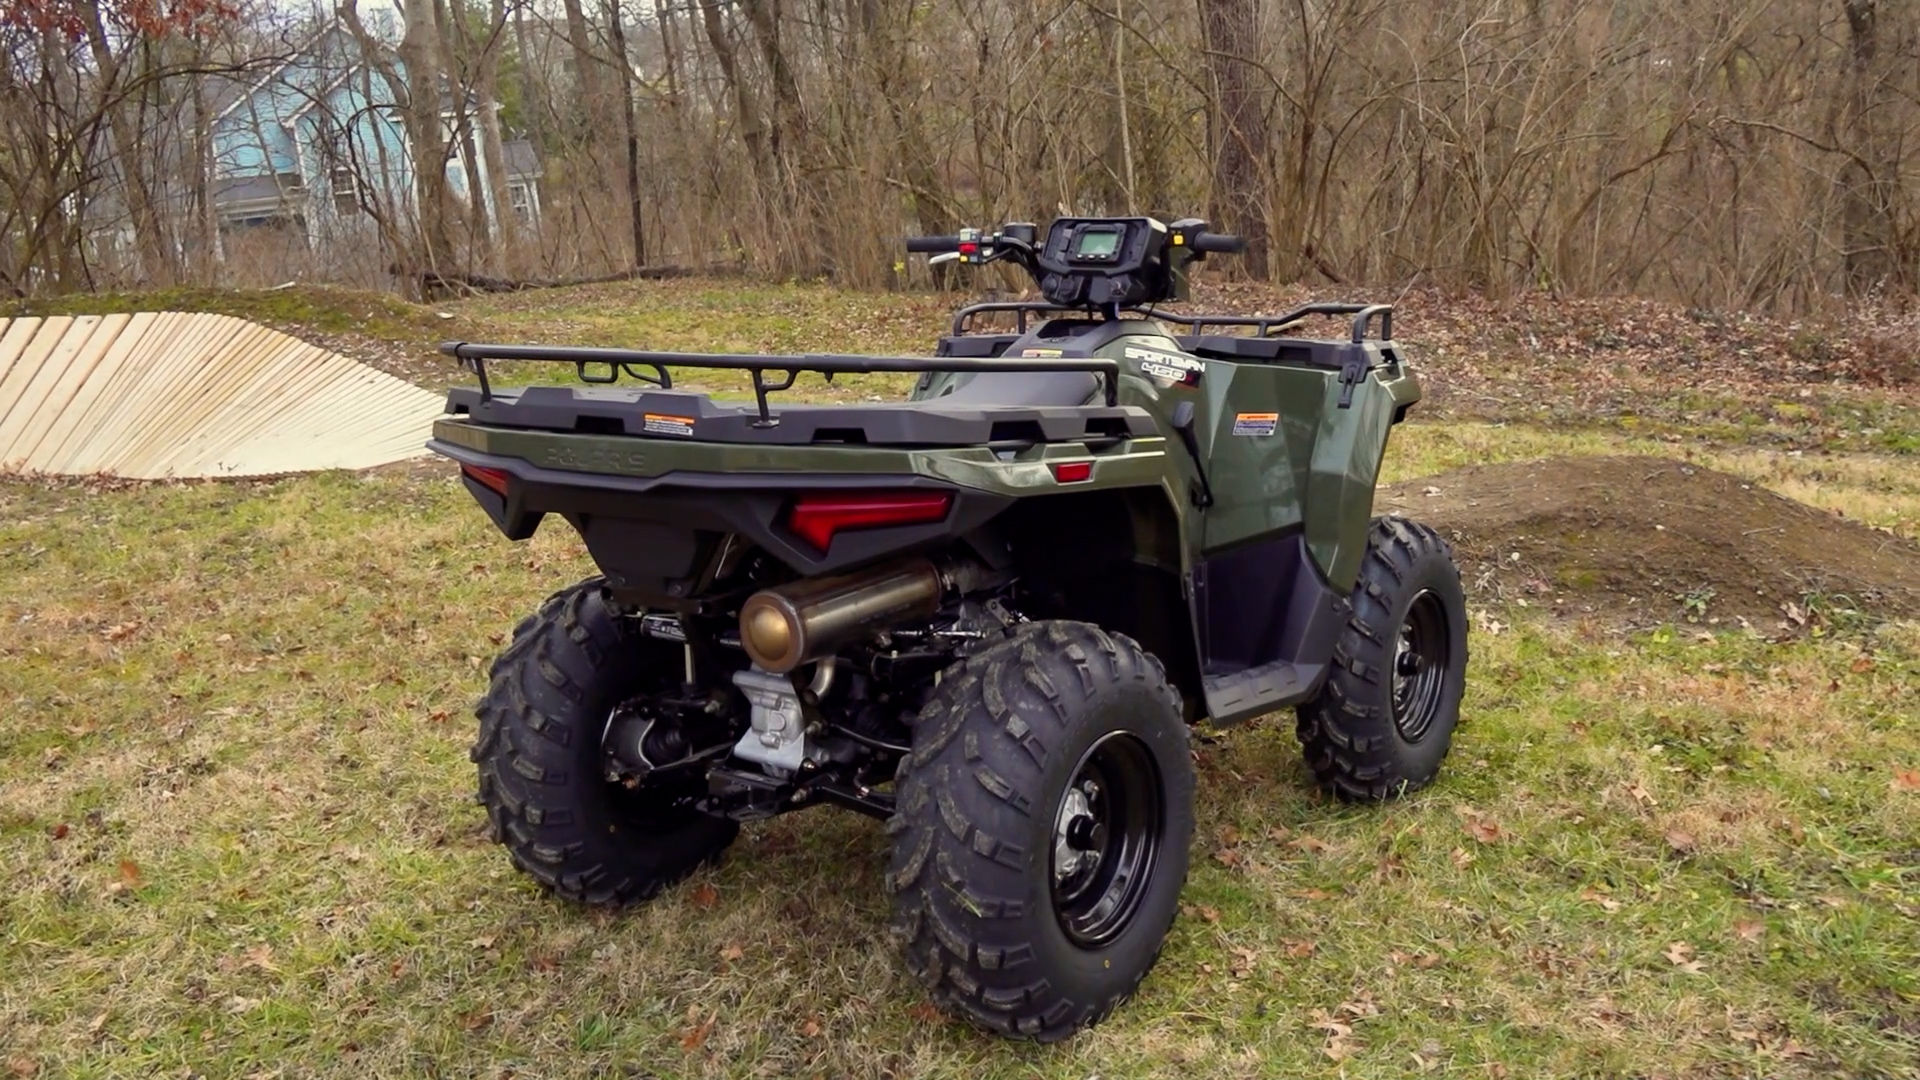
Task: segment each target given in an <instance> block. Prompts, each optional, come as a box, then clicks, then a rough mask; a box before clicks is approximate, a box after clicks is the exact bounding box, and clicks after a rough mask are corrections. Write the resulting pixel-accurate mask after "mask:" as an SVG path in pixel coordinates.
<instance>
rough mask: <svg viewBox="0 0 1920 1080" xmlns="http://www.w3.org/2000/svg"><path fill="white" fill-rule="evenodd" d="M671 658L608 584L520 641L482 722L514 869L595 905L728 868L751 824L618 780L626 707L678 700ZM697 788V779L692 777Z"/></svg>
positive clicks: (490, 806)
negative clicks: (718, 865)
mask: <svg viewBox="0 0 1920 1080" xmlns="http://www.w3.org/2000/svg"><path fill="white" fill-rule="evenodd" d="M678 661H679V657H678V656H677V654H676V653H675V652H674V651H673V650H672V649H671V647H666V646H663V645H662V644H661V643H660V642H656V641H652V640H649V639H645V638H641V637H639V636H637V635H632V634H629V633H628V632H627V630H626V626H625V622H624V620H621V619H620V618H618V617H617V616H615V615H614V613H613V612H612V611H610V610H608V608H607V603H606V596H605V589H604V587H603V585H602V582H601V581H600V579H598V578H594V579H591V580H588V581H583V582H581V583H580V584H578V585H575V586H573V587H572V588H569V589H565V590H562V591H561V592H558V593H555V594H554V595H553V596H552V597H550V598H548V600H547V602H546V603H544V604H542V605H541V607H540V611H539V612H538V613H537V614H535V615H534V616H533V617H531V618H529V619H526V620H524V621H522V622H521V624H520V625H519V626H518V627H516V628H515V629H514V632H513V642H512V644H510V645H508V646H507V648H506V651H504V652H502V653H501V654H500V657H499V658H498V659H497V660H495V661H494V663H493V670H492V676H491V678H490V680H489V682H488V686H487V693H486V696H485V697H483V698H481V699H480V704H479V707H478V708H477V709H475V714H476V715H477V716H478V717H479V719H480V737H479V740H478V741H477V742H476V743H475V744H474V747H473V752H472V754H471V755H470V756H471V757H472V759H473V762H474V764H475V765H477V766H478V767H479V772H480V802H481V804H482V805H483V806H485V807H486V811H487V820H488V822H489V823H490V824H491V825H492V826H493V838H494V840H495V841H497V842H498V843H501V844H504V845H505V846H506V848H507V853H508V856H509V857H510V858H511V859H512V860H513V865H514V866H516V867H518V868H519V869H520V870H522V871H524V872H525V873H526V874H527V875H529V876H530V877H532V878H533V879H534V880H536V881H538V882H539V883H540V884H541V885H542V886H544V887H545V888H546V889H548V890H549V891H551V892H552V893H553V894H554V895H556V896H559V897H561V898H563V899H566V900H574V901H578V902H580V903H585V904H596V905H607V906H612V905H619V904H626V903H633V902H636V901H640V900H646V899H649V898H651V897H652V896H653V895H654V894H655V893H658V892H659V891H660V890H661V889H663V888H665V887H667V886H668V885H671V884H673V883H674V882H676V881H679V880H680V879H681V878H684V877H686V876H687V875H688V874H690V873H692V872H693V871H694V869H696V868H697V867H699V866H700V865H701V864H702V863H704V862H707V861H709V860H711V859H714V858H717V857H718V856H719V854H720V853H721V851H723V850H724V849H725V848H726V846H727V845H728V844H730V843H732V842H733V838H734V836H735V835H736V834H737V833H738V832H739V828H740V827H739V826H738V825H737V824H735V823H734V822H732V821H729V820H726V819H724V818H715V817H710V816H708V815H706V814H703V813H701V812H700V811H698V810H696V809H694V808H693V806H692V801H693V799H694V798H695V797H697V796H698V794H699V793H700V788H699V785H698V784H697V783H694V784H693V785H692V787H691V789H683V788H682V787H670V786H665V785H653V784H648V783H642V784H641V785H640V786H639V787H638V788H632V789H630V788H627V787H626V786H624V785H622V784H619V783H616V782H612V781H609V780H607V778H606V771H605V770H606V765H605V760H604V758H603V756H602V755H603V752H602V749H601V739H602V738H603V736H604V734H605V732H606V727H607V718H608V716H609V715H610V714H611V712H612V710H613V708H614V706H616V705H618V704H620V703H621V702H623V701H626V700H628V699H630V698H632V697H634V696H636V695H639V694H642V693H648V692H654V691H658V690H661V689H666V688H669V687H671V686H672V685H673V683H674V681H675V680H676V679H677V678H678ZM690 775H692V776H694V777H696V778H697V777H698V776H699V774H698V773H692V774H690Z"/></svg>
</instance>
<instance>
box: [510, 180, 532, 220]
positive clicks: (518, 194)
mask: <svg viewBox="0 0 1920 1080" xmlns="http://www.w3.org/2000/svg"><path fill="white" fill-rule="evenodd" d="M507 205H509V206H511V207H513V213H514V216H516V217H518V218H519V219H520V220H521V221H524V222H527V223H528V224H532V223H533V185H532V184H530V183H527V182H526V181H524V180H522V181H517V182H515V183H511V184H508V185H507Z"/></svg>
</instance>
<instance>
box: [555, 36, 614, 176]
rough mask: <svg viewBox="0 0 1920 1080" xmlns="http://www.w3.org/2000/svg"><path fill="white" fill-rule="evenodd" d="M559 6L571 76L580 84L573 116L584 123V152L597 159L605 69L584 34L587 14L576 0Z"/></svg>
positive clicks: (603, 116)
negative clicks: (563, 10) (562, 10)
mask: <svg viewBox="0 0 1920 1080" xmlns="http://www.w3.org/2000/svg"><path fill="white" fill-rule="evenodd" d="M563 6H564V7H565V8H566V12H567V44H568V45H570V46H571V47H572V49H573V71H574V78H575V80H576V81H577V82H578V84H579V87H580V102H581V109H580V111H579V114H578V115H577V117H576V119H578V120H580V121H583V122H584V128H583V130H584V131H585V135H586V139H585V141H586V145H587V148H588V151H589V153H592V154H593V156H594V157H596V158H598V156H599V154H598V152H597V151H598V149H599V146H600V137H601V135H602V134H603V133H604V126H605V122H606V109H607V91H606V79H604V78H603V77H602V76H603V75H604V74H605V72H603V71H601V70H600V58H599V57H598V56H596V55H594V52H593V45H592V41H591V39H590V38H589V36H588V34H587V16H586V13H585V12H584V11H582V10H581V8H580V0H563Z"/></svg>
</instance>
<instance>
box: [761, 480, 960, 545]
mask: <svg viewBox="0 0 1920 1080" xmlns="http://www.w3.org/2000/svg"><path fill="white" fill-rule="evenodd" d="M952 504H953V493H952V492H947V491H936V492H920V491H890V492H877V493H876V492H849V493H846V494H820V495H802V496H800V498H799V499H798V500H797V501H795V502H794V504H793V509H792V510H791V511H789V512H788V514H787V528H789V529H792V530H793V531H794V534H795V535H797V536H799V537H800V539H802V540H805V541H806V542H807V543H809V544H812V545H813V546H814V547H816V548H818V549H820V550H821V551H825V550H827V548H829V547H831V546H832V545H833V537H834V534H835V533H839V532H846V531H849V530H852V529H877V528H881V527H883V526H887V525H925V524H927V523H928V522H933V521H939V520H941V519H942V518H945V517H946V516H947V507H949V506H951V505H952Z"/></svg>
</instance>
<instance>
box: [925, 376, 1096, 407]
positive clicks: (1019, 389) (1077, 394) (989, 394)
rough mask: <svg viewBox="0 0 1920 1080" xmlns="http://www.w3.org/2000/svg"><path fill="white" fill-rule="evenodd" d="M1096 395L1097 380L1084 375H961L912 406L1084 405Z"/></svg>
mask: <svg viewBox="0 0 1920 1080" xmlns="http://www.w3.org/2000/svg"><path fill="white" fill-rule="evenodd" d="M1099 394H1100V378H1099V376H1097V375H1094V374H1093V373H1092V372H1088V371H979V372H961V373H960V374H958V375H956V376H955V377H954V380H953V381H952V382H950V383H948V384H947V388H946V389H945V390H944V391H942V392H941V393H940V394H939V395H938V396H936V397H930V398H921V399H919V400H918V401H915V402H914V403H913V404H916V405H940V406H948V405H967V406H982V405H1030V406H1031V405H1087V404H1090V403H1092V402H1093V401H1094V400H1095V399H1096V398H1098V397H1099Z"/></svg>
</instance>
